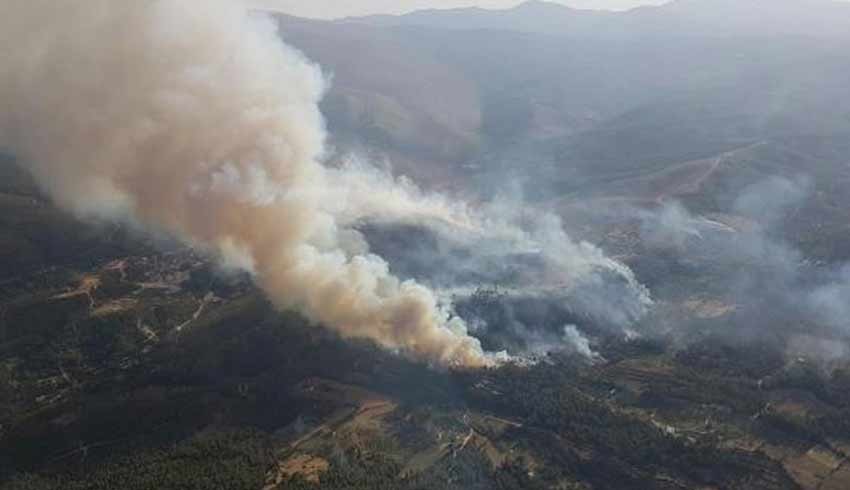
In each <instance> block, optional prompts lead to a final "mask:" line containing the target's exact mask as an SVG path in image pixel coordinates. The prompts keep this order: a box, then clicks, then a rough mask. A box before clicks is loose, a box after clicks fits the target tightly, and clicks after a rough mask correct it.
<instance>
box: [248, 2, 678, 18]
mask: <svg viewBox="0 0 850 490" xmlns="http://www.w3.org/2000/svg"><path fill="white" fill-rule="evenodd" d="M246 1H247V2H248V3H249V4H251V5H252V6H257V7H268V8H274V9H276V10H281V11H283V12H286V13H289V14H292V15H298V16H304V17H319V18H334V17H346V16H351V15H366V14H377V13H396V14H397V13H403V12H409V11H412V10H419V9H425V8H453V7H469V6H479V7H489V8H507V7H512V6H514V5H516V4H518V3H521V0H246ZM556 1H557V3H562V4H564V5H569V6H571V7H577V8H596V9H609V10H624V9H629V8H633V7H637V6H640V5H658V4H661V3H666V1H667V0H556Z"/></svg>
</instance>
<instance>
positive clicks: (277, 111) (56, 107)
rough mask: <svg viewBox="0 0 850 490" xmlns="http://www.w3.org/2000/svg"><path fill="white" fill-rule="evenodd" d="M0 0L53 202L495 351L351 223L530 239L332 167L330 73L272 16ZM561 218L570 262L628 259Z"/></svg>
mask: <svg viewBox="0 0 850 490" xmlns="http://www.w3.org/2000/svg"><path fill="white" fill-rule="evenodd" d="M0 5H2V7H3V15H2V18H0V146H4V147H6V148H8V149H9V150H10V151H11V152H13V153H14V154H15V155H17V157H18V158H19V160H21V161H22V163H23V164H24V165H25V166H26V168H28V169H29V170H30V171H31V172H32V174H33V175H34V176H35V178H36V179H37V181H38V182H39V183H40V185H41V186H42V187H43V188H44V189H45V190H46V191H47V192H48V193H49V194H50V195H51V196H52V197H53V199H54V200H55V201H56V202H57V203H58V204H59V205H60V206H62V207H64V208H66V209H69V210H71V211H73V212H75V213H77V214H78V215H80V216H82V217H97V218H105V219H121V220H128V221H131V222H133V223H136V224H139V225H141V226H144V227H147V228H149V229H151V230H157V231H164V232H166V233H169V234H173V235H176V236H177V237H180V238H181V239H183V240H184V241H185V242H187V243H188V244H189V245H191V246H194V247H197V248H199V249H202V250H205V251H207V252H208V253H210V254H212V255H215V256H217V257H219V258H220V259H222V260H224V261H226V262H227V263H228V264H230V265H232V266H235V267H239V268H242V269H245V270H247V271H249V272H251V273H252V274H253V275H254V277H255V279H256V281H257V283H258V284H259V285H260V286H261V287H262V288H263V289H264V290H265V291H266V293H267V294H268V295H269V297H270V298H271V299H272V300H273V301H274V302H275V303H276V305H277V306H279V307H281V308H294V309H297V310H298V311H300V312H302V313H304V314H305V315H307V316H308V317H309V318H310V319H312V320H313V321H315V322H317V323H321V324H324V325H326V326H328V327H330V328H333V329H334V330H336V331H338V332H339V333H340V334H341V335H343V336H344V337H360V338H368V339H372V340H374V341H375V342H377V343H378V344H379V345H381V346H383V347H385V348H388V349H392V350H396V351H399V352H403V353H405V354H407V355H410V356H413V357H415V358H418V359H421V360H424V361H427V362H431V363H435V364H440V365H464V366H482V365H488V364H492V363H493V362H494V361H495V360H496V359H498V358H499V356H496V355H491V354H487V353H485V352H484V351H483V350H482V348H481V344H480V343H479V341H478V340H477V339H475V338H473V337H471V336H470V335H469V334H468V332H467V329H466V326H465V324H464V322H463V321H462V320H461V319H459V318H457V317H452V316H451V314H450V313H449V311H448V310H449V308H448V305H445V304H443V303H441V301H440V300H439V299H438V296H439V295H438V294H435V293H434V292H433V291H432V290H431V289H429V288H428V287H426V286H423V285H422V284H420V283H417V282H414V281H410V280H408V281H403V280H400V279H398V278H397V277H396V276H394V275H393V274H392V273H390V269H389V266H388V265H387V263H386V262H385V261H384V260H383V259H381V258H380V257H378V256H376V255H373V254H370V253H369V251H368V250H369V247H368V245H367V244H366V241H365V240H364V239H363V237H362V236H361V235H360V233H359V232H357V231H356V230H355V228H356V225H357V224H358V223H361V222H362V221H363V220H365V219H373V220H377V221H381V220H386V221H405V220H408V219H431V220H437V221H438V222H440V223H442V224H443V225H445V226H448V227H450V228H452V229H454V230H456V231H457V230H462V231H463V232H464V233H469V234H470V236H479V235H481V234H482V233H484V232H485V230H486V231H487V232H488V233H492V232H493V231H494V230H496V231H497V234H499V236H500V237H502V238H503V239H500V241H499V242H498V243H510V244H517V243H521V242H523V240H525V242H527V243H531V245H529V246H533V243H532V242H534V241H533V240H532V241H531V242H529V240H527V238H528V237H527V236H526V235H524V234H523V233H519V232H517V231H515V230H514V229H512V228H510V227H509V226H507V225H506V224H505V223H506V222H505V223H496V224H498V225H499V226H498V227H496V228H494V226H493V225H494V223H486V222H482V216H481V215H476V214H475V213H470V212H468V210H467V209H466V208H465V207H464V206H462V205H456V204H452V203H451V202H449V201H447V200H445V199H442V198H439V197H429V196H425V195H422V194H421V193H419V192H418V191H416V190H415V188H413V187H412V186H408V185H405V184H404V183H403V182H401V183H400V182H398V181H395V180H393V181H391V182H385V181H384V180H382V179H381V178H380V176H378V175H375V174H372V173H369V172H364V171H362V169H361V170H358V169H351V168H347V169H346V168H344V169H330V168H326V167H324V166H323V165H322V164H321V163H320V161H321V158H322V156H323V155H322V154H323V151H324V139H325V134H324V126H323V121H322V117H321V114H320V112H319V109H318V102H319V100H320V98H321V96H322V94H323V92H324V90H325V86H324V80H323V77H322V74H321V72H320V70H319V69H318V68H317V67H316V66H314V65H312V64H311V63H309V62H308V61H307V60H305V59H304V58H303V57H302V56H301V55H300V54H299V53H298V52H296V51H294V50H293V49H291V48H289V47H287V46H285V45H284V44H282V43H281V42H280V40H279V35H278V33H277V31H276V28H275V25H274V23H273V22H272V21H270V20H269V19H267V18H265V17H263V16H260V15H256V14H252V13H249V12H247V11H246V10H245V9H244V7H242V6H241V5H239V3H237V2H232V1H226V0H207V1H205V2H188V1H185V0H146V1H126V0H120V1H118V0H87V1H86V2H79V1H77V0H25V1H21V0H0ZM411 217H413V218H411ZM553 233H554V235H552V236H548V235H547V237H546V239H547V240H549V239H553V240H563V242H562V245H561V249H559V250H555V252H557V253H558V254H562V256H560V257H559V259H558V260H559V261H563V262H564V264H565V265H569V267H568V269H573V272H574V274H575V275H576V277H578V276H584V275H587V274H591V273H592V271H593V269H594V267H595V266H594V264H593V261H591V262H590V263H588V262H587V261H586V260H584V259H580V258H576V259H575V260H567V259H568V258H569V257H573V256H574V253H573V252H574V251H575V250H578V249H581V250H583V254H584V255H587V256H589V257H595V259H594V260H595V261H596V262H598V264H601V266H602V267H609V268H614V269H616V268H617V267H619V265H618V264H616V263H614V262H613V261H610V260H609V259H607V258H604V256H602V255H601V253H599V252H598V251H597V250H596V249H593V248H589V246H586V245H579V244H572V242H570V241H569V240H568V238H567V237H566V236H562V232H553ZM514 235H515V236H514ZM598 264H597V266H598ZM582 268H583V269H582ZM627 272H628V274H629V275H628V277H629V280H633V278H632V277H631V276H630V271H627ZM642 294H643V293H642V292H641V293H640V294H639V296H642ZM647 299H648V298H643V297H641V298H640V300H639V301H638V304H640V305H641V306H639V307H638V309H637V313H640V310H641V308H643V304H644V303H645V300H647Z"/></svg>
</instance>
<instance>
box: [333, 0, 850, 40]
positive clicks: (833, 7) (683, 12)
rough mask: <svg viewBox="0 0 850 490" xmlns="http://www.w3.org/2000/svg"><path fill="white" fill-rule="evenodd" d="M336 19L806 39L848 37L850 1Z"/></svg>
mask: <svg viewBox="0 0 850 490" xmlns="http://www.w3.org/2000/svg"><path fill="white" fill-rule="evenodd" d="M339 22H356V23H367V24H370V25H377V26H419V27H428V28H439V29H460V30H482V29H483V30H509V31H519V32H528V33H535V34H547V35H557V36H568V37H591V38H612V37H616V38H619V37H644V36H659V35H664V36H689V37H690V36H708V37H717V36H721V37H722V36H728V35H750V36H762V35H768V36H778V35H782V36H787V35H795V36H804V37H818V38H822V37H831V38H832V37H839V38H850V3H846V2H838V1H833V0H675V1H673V2H670V3H668V4H664V5H660V6H644V7H638V8H635V9H632V10H628V11H624V12H609V11H597V10H583V9H574V8H570V7H567V6H564V5H561V4H557V3H553V2H546V1H543V0H530V1H527V2H525V3H522V4H520V5H518V6H516V7H514V8H510V9H504V10H493V9H483V8H475V7H473V8H459V9H445V10H440V9H431V10H420V11H416V12H413V13H410V14H405V15H375V16H366V17H352V18H348V19H343V20H342V21H339Z"/></svg>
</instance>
